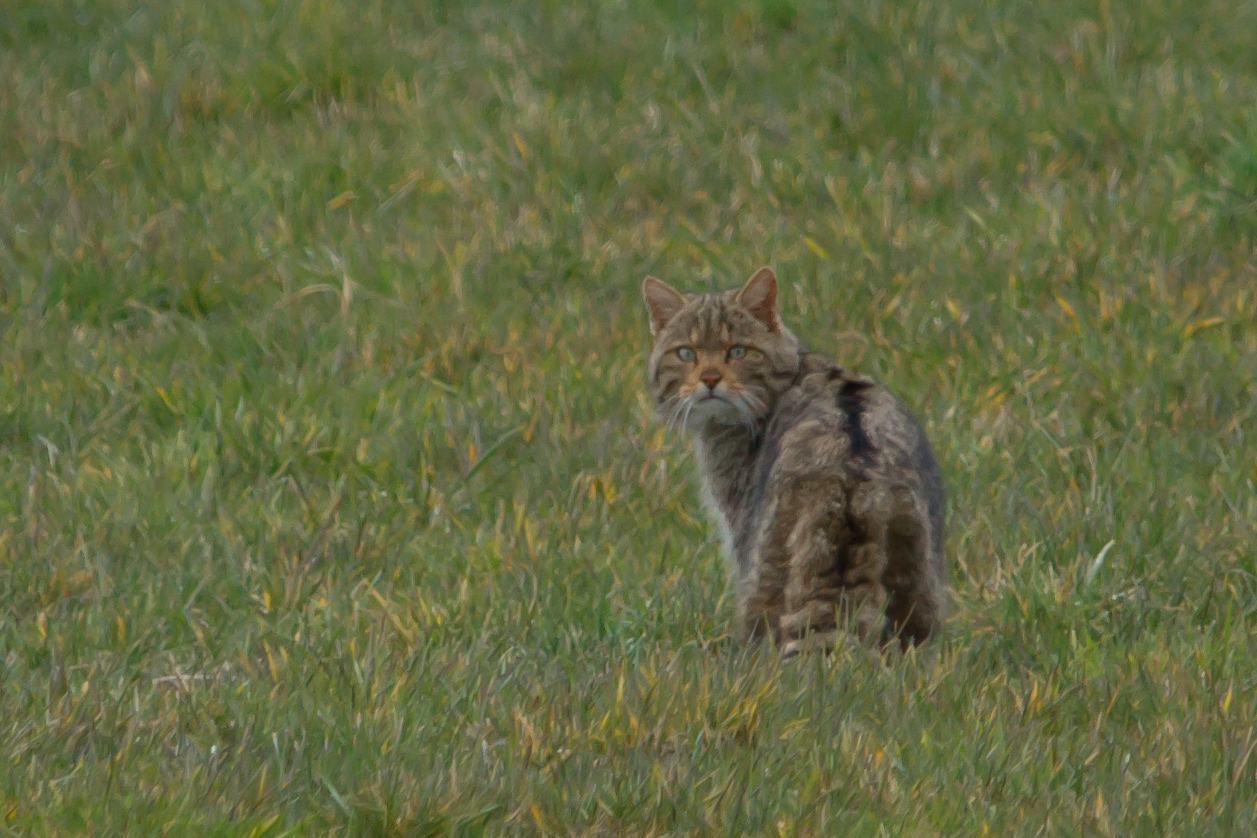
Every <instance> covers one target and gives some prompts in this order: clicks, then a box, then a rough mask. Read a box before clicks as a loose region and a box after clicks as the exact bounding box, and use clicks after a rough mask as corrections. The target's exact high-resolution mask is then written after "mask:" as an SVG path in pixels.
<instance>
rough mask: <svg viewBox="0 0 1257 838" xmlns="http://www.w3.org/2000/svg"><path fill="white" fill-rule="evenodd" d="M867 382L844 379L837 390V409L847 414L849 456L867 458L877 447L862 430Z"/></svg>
mask: <svg viewBox="0 0 1257 838" xmlns="http://www.w3.org/2000/svg"><path fill="white" fill-rule="evenodd" d="M868 386H869V385H868V384H864V383H862V382H859V381H846V382H844V383H843V385H842V387H841V388H840V389H839V390H838V409H839V410H841V411H842V412H843V413H845V414H846V415H847V436H848V438H849V439H850V440H851V456H853V457H860V458H862V459H865V460H867V459H868V458H869V457H870V456H871V455H872V454H873V452H874V451H876V450H877V449H876V448H874V447H873V443H872V442H871V441H870V440H869V436H868V434H867V433H865V432H864V424H863V417H864V390H865V389H867V388H868Z"/></svg>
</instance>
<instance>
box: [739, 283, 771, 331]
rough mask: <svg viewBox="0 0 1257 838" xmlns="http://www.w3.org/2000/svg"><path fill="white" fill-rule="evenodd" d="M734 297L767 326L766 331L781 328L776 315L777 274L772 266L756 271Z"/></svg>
mask: <svg viewBox="0 0 1257 838" xmlns="http://www.w3.org/2000/svg"><path fill="white" fill-rule="evenodd" d="M734 299H735V300H736V301H737V303H738V305H740V306H742V308H744V309H746V310H747V311H749V312H750V313H751V314H753V315H755V319H756V320H758V321H760V322H761V323H763V324H764V325H765V326H767V327H768V331H770V332H775V331H777V330H778V329H780V328H781V318H779V317H778V316H777V275H776V274H774V273H773V270H772V268H760V269H759V270H758V271H756V272H755V276H753V277H751V278H750V279H748V280H747V281H746V285H743V286H742V290H741V291H739V292H738V293H737V296H736V297H735V298H734Z"/></svg>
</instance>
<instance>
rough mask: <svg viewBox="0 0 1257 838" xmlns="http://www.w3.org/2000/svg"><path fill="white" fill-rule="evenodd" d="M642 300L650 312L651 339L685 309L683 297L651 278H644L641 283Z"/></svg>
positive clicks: (665, 284)
mask: <svg viewBox="0 0 1257 838" xmlns="http://www.w3.org/2000/svg"><path fill="white" fill-rule="evenodd" d="M642 298H643V299H645V300H646V309H647V311H649V312H650V334H651V336H652V337H653V336H654V335H657V334H659V330H660V329H662V328H663V327H664V326H666V325H668V321H669V320H671V319H672V318H673V317H676V315H677V312H679V311H680V310H681V309H683V308H685V295H684V294H682V293H681V292H680V291H677V290H676V289H675V288H672V287H671V286H669V285H668V284H667V283H665V282H664V281H663V280H660V279H655V278H654V277H653V276H648V277H646V279H645V280H644V281H643V282H642Z"/></svg>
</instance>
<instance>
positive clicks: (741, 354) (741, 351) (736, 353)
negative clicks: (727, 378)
mask: <svg viewBox="0 0 1257 838" xmlns="http://www.w3.org/2000/svg"><path fill="white" fill-rule="evenodd" d="M729 357H730V358H731V359H737V358H745V357H746V347H745V346H734V347H732V348H730V349H729Z"/></svg>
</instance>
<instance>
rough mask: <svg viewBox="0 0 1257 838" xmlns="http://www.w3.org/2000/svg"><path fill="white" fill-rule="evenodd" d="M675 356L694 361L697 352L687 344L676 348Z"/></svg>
mask: <svg viewBox="0 0 1257 838" xmlns="http://www.w3.org/2000/svg"><path fill="white" fill-rule="evenodd" d="M677 357H678V358H680V359H681V360H682V361H694V360H697V358H698V353H697V352H695V351H694V350H693V349H690V348H689V347H688V346H682V347H681V348H680V349H678V350H677Z"/></svg>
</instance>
